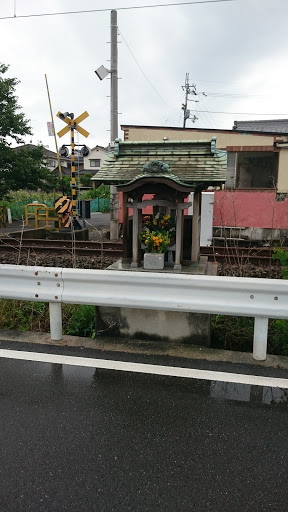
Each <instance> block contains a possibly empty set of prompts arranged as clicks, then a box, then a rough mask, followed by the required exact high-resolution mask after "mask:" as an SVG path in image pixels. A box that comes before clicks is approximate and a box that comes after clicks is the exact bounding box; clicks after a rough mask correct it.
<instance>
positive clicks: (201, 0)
mask: <svg viewBox="0 0 288 512" xmlns="http://www.w3.org/2000/svg"><path fill="white" fill-rule="evenodd" d="M237 1H239V0H196V2H195V1H194V2H177V3H172V4H156V5H135V6H131V7H115V8H112V7H111V8H109V9H107V8H106V9H89V10H79V11H63V12H47V13H40V14H22V15H20V16H15V14H14V16H1V17H0V20H10V19H14V20H15V19H18V18H40V17H43V16H63V15H66V14H88V13H92V12H107V11H109V12H110V11H112V10H115V11H130V10H132V9H154V8H155V7H175V6H179V5H198V4H218V3H224V2H237Z"/></svg>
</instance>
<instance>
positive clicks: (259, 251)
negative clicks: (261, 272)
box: [201, 246, 280, 266]
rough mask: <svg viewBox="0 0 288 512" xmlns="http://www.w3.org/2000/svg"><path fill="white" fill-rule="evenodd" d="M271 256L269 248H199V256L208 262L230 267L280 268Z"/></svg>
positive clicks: (271, 250)
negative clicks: (224, 264)
mask: <svg viewBox="0 0 288 512" xmlns="http://www.w3.org/2000/svg"><path fill="white" fill-rule="evenodd" d="M273 254H274V252H273V248H271V247H253V248H252V247H223V246H211V247H201V255H203V256H208V261H217V262H218V263H228V264H231V265H244V264H253V265H257V266H260V265H262V266H268V265H273V266H280V264H279V261H278V260H274V259H273V258H272V256H273Z"/></svg>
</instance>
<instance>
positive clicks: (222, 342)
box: [211, 315, 288, 356]
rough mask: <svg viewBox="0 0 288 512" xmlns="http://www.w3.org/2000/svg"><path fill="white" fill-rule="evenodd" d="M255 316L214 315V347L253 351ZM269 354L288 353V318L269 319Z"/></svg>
mask: <svg viewBox="0 0 288 512" xmlns="http://www.w3.org/2000/svg"><path fill="white" fill-rule="evenodd" d="M253 333H254V318H250V317H249V318H247V317H243V316H242V317H241V316H240V317H238V316H226V315H213V316H212V336H211V338H212V339H211V343H212V347H213V348H218V349H226V350H237V351H240V352H252V351H253V335H254V334H253ZM267 352H268V354H275V355H284V356H285V355H288V320H271V319H270V320H269V324H268V350H267Z"/></svg>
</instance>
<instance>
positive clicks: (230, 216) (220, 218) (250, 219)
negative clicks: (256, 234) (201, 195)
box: [119, 190, 288, 229]
mask: <svg viewBox="0 0 288 512" xmlns="http://www.w3.org/2000/svg"><path fill="white" fill-rule="evenodd" d="M152 197H153V195H152V194H149V195H148V194H147V195H145V199H152ZM119 203H120V209H119V222H120V223H122V221H123V194H122V193H121V192H120V194H119ZM143 213H144V214H145V215H148V214H151V213H152V207H147V208H145V210H143ZM132 214H133V210H132V208H129V215H132ZM185 214H187V210H185ZM213 225H214V226H230V227H233V226H239V227H246V228H250V227H254V228H273V229H276V228H279V229H288V199H285V201H276V193H275V191H267V190H263V191H260V190H257V191H252V190H251V191H249V190H247V191H242V190H220V191H216V192H215V196H214V221H213Z"/></svg>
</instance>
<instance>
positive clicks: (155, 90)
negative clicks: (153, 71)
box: [118, 27, 169, 107]
mask: <svg viewBox="0 0 288 512" xmlns="http://www.w3.org/2000/svg"><path fill="white" fill-rule="evenodd" d="M118 32H119V34H120V36H121V37H122V39H123V41H124V43H125V44H126V46H127V48H128V50H129V52H130V53H131V55H132V57H133V59H134V61H135V62H136V64H137V66H138V68H139V69H140V71H141V73H142V74H143V76H144V77H145V78H146V80H147V82H148V84H149V85H150V86H151V87H152V89H153V90H154V92H156V94H158V96H159V98H161V100H162V101H164V103H166V105H167V106H168V107H169V105H168V103H167V101H166V100H164V98H163V97H162V96H161V94H160V93H159V92H158V91H157V89H155V87H154V85H153V84H152V83H151V82H150V80H149V78H148V76H147V75H146V73H145V72H144V71H143V69H142V68H141V66H140V64H139V62H138V60H137V59H136V57H135V55H134V53H133V52H132V50H131V48H130V47H129V46H128V43H127V41H126V39H125V38H124V36H123V34H122V33H121V32H120V30H119V27H118Z"/></svg>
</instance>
